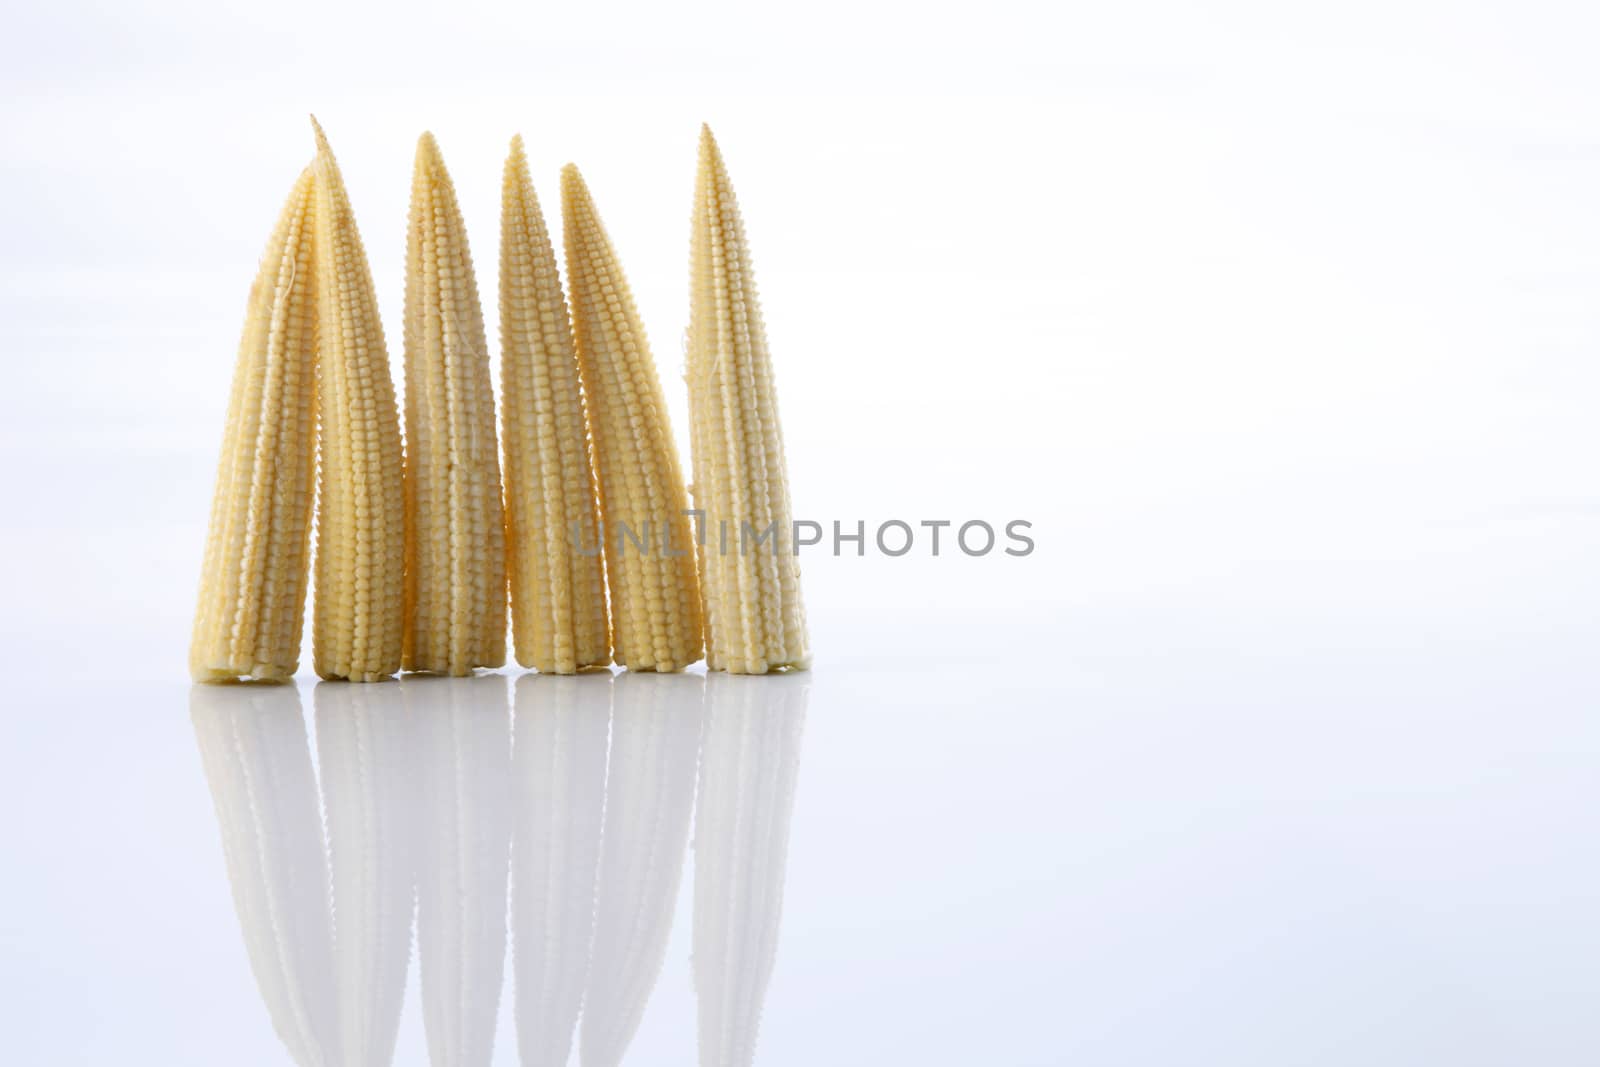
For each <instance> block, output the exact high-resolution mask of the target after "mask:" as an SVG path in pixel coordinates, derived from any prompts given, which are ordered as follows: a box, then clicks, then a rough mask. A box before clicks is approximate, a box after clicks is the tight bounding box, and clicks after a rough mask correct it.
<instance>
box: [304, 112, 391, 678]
mask: <svg viewBox="0 0 1600 1067" xmlns="http://www.w3.org/2000/svg"><path fill="white" fill-rule="evenodd" d="M312 124H313V126H314V127H315V129H316V137H317V162H316V190H317V195H316V200H317V208H316V247H317V257H316V260H317V283H318V292H319V298H318V309H317V317H318V329H317V334H318V360H319V363H320V366H321V369H320V373H319V378H318V382H319V386H320V388H321V399H320V413H321V435H320V439H319V440H320V444H321V451H322V465H321V481H320V487H319V490H318V516H317V595H316V604H315V609H314V611H313V624H312V629H313V658H314V660H315V663H316V669H317V673H318V674H319V675H321V676H322V677H324V678H348V679H350V680H351V681H363V682H370V681H377V680H379V679H382V678H385V677H387V676H389V675H391V674H393V673H394V672H395V671H396V670H398V669H399V667H400V645H401V623H402V620H403V615H402V603H401V593H402V584H403V583H402V573H403V572H402V567H403V563H404V552H405V526H404V523H405V508H404V499H403V495H402V490H401V473H400V472H401V466H402V453H401V444H400V421H399V413H398V411H397V410H396V408H395V398H394V382H393V380H392V379H391V378H390V377H389V355H388V350H387V349H386V348H385V347H384V343H383V323H382V321H381V320H380V319H379V317H378V301H377V297H376V295H375V294H374V292H373V287H372V272H371V270H370V269H369V268H368V266H367V253H366V250H365V249H364V248H363V247H362V244H361V235H360V233H359V232H358V231H357V230H356V221H355V216H354V215H353V214H352V212H351V210H350V198H349V196H348V195H347V194H346V192H345V188H344V179H343V177H342V176H341V175H340V173H339V164H338V163H337V162H336V161H335V160H334V158H333V150H332V149H330V148H329V147H328V141H327V138H326V137H324V136H323V133H322V128H321V127H320V126H316V120H315V119H313V120H312Z"/></svg>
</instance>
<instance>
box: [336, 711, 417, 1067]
mask: <svg viewBox="0 0 1600 1067" xmlns="http://www.w3.org/2000/svg"><path fill="white" fill-rule="evenodd" d="M313 700H314V703H315V705H316V718H317V764H318V769H319V770H320V772H321V777H322V806H323V810H324V812H325V814H326V819H327V825H328V854H329V864H330V867H331V869H332V873H333V915H334V919H335V922H334V935H333V936H334V942H333V943H334V968H335V977H336V979H337V981H338V992H339V1001H338V1003H339V1031H340V1049H341V1050H342V1055H341V1056H340V1059H339V1062H340V1063H341V1064H348V1065H351V1067H387V1065H388V1064H389V1063H390V1062H392V1061H393V1059H394V1046H395V1036H396V1033H397V1031H398V1029H399V1025H400V1005H401V1004H402V1002H403V1001H404V999H405V989H406V971H407V969H408V967H409V966H410V962H411V915H412V910H413V909H412V904H413V899H414V898H413V887H414V885H415V882H414V877H415V863H416V857H415V856H414V855H413V848H412V840H411V838H412V834H413V833H414V831H415V826H416V821H417V812H416V810H415V808H416V804H415V798H416V793H415V786H414V784H413V783H414V768H415V761H416V753H415V746H416V739H415V737H413V736H412V734H413V731H414V730H415V729H416V723H417V721H418V717H417V716H415V715H407V714H406V711H405V708H404V707H403V705H402V701H401V697H400V690H399V687H397V686H392V685H383V686H374V685H362V686H351V685H345V684H343V683H341V682H320V683H318V685H317V687H316V689H315V690H314V691H313Z"/></svg>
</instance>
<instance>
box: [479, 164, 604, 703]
mask: <svg viewBox="0 0 1600 1067" xmlns="http://www.w3.org/2000/svg"><path fill="white" fill-rule="evenodd" d="M500 392H501V405H502V411H501V419H502V422H501V426H502V430H501V434H502V437H503V438H504V442H505V483H506V541H507V546H508V549H509V551H508V552H507V555H506V563H507V569H508V570H509V572H510V579H511V626H512V637H513V640H514V642H515V647H516V654H517V662H518V663H520V664H522V665H523V666H524V667H537V668H538V669H539V670H540V671H544V672H546V673H555V674H572V673H574V672H576V671H577V670H578V668H580V667H592V666H600V665H604V664H606V663H610V662H611V633H610V627H609V623H608V621H607V618H606V591H605V578H604V568H603V566H602V564H601V561H600V555H599V552H598V551H597V549H598V546H599V543H600V542H599V534H598V532H597V530H596V513H595V512H596V501H595V485H594V470H593V467H592V465H591V462H590V454H589V436H588V430H587V427H586V425H585V422H584V408H583V397H582V394H581V393H580V391H579V388H578V362H577V357H576V355H575V354H574V352H573V347H572V326H571V322H570V320H569V319H568V317H567V301H566V298H565V297H563V296H562V294H561V277H560V274H559V273H558V271H557V268H556V257H555V251H554V249H552V248H551V245H550V234H549V231H548V230H546V229H545V222H544V215H543V214H542V213H541V212H540V210H539V200H538V198H537V197H536V196H535V195H534V191H533V181H532V179H531V178H530V177H529V175H528V160H527V157H526V156H525V155H524V153H523V149H522V138H521V137H516V138H514V139H513V140H512V142H511V154H510V156H509V157H508V158H507V159H506V167H505V181H504V184H503V187H502V195H501V216H500ZM590 549H596V551H594V552H593V554H586V551H588V550H590Z"/></svg>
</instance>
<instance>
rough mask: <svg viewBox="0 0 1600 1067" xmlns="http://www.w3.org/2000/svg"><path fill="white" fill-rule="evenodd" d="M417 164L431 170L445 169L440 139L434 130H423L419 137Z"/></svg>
mask: <svg viewBox="0 0 1600 1067" xmlns="http://www.w3.org/2000/svg"><path fill="white" fill-rule="evenodd" d="M417 166H418V167H426V168H428V169H429V170H443V169H444V156H443V155H441V154H440V152H439V141H438V139H437V138H435V137H434V136H433V131H432V130H423V131H422V135H421V136H420V137H418V138H417Z"/></svg>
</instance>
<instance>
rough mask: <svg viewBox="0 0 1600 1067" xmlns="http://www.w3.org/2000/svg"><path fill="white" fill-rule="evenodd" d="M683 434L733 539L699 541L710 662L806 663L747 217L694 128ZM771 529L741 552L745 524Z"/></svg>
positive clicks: (745, 668)
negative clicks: (696, 153)
mask: <svg viewBox="0 0 1600 1067" xmlns="http://www.w3.org/2000/svg"><path fill="white" fill-rule="evenodd" d="M687 362H688V381H689V412H690V438H691V445H692V449H693V455H694V480H695V485H694V499H695V504H696V506H697V507H698V508H699V509H700V510H701V511H702V512H704V513H705V515H706V516H707V518H708V521H709V522H711V523H714V524H719V525H720V524H723V523H726V524H727V525H728V526H729V527H730V528H732V529H733V530H734V531H736V532H737V535H738V536H739V537H740V539H741V543H740V544H739V545H738V546H737V547H736V548H735V549H733V550H729V549H728V548H726V547H724V548H722V549H721V550H720V551H719V550H718V548H717V546H716V545H714V544H711V542H712V541H714V540H716V539H713V538H710V537H708V538H706V542H707V543H706V544H702V545H701V546H700V553H699V555H700V581H701V590H702V593H703V596H704V598H705V619H706V645H707V651H706V665H707V667H708V668H709V669H711V670H714V671H727V672H728V673H730V674H765V673H767V672H768V671H772V670H780V669H781V670H800V669H804V668H806V667H809V666H810V663H811V652H810V643H809V639H808V636H807V632H806V617H805V605H804V602H803V600H802V598H801V595H800V567H799V563H798V561H797V560H796V558H795V555H794V551H793V528H794V527H793V522H792V518H793V512H792V509H791V507H790V503H789V476H788V467H787V461H786V458H785V455H784V447H783V428H782V425H781V424H780V422H779V419H778V405H777V394H776V391H775V389H774V385H773V375H772V360H771V356H770V355H769V353H768V351H767V340H766V330H765V327H764V325H763V323H762V319H761V304H760V300H759V298H758V296H757V294H756V287H755V277H754V274H753V272H752V269H751V263H750V252H749V248H748V247H747V245H746V242H745V235H744V222H743V219H742V218H741V216H740V214H739V203H738V200H737V198H736V197H735V196H734V192H733V185H732V183H731V182H730V181H729V180H728V173H727V168H726V166H725V165H724V164H723V160H722V153H721V151H720V150H719V149H718V147H717V143H716V140H715V139H714V138H713V137H712V135H711V130H710V129H709V128H706V127H702V129H701V135H700V161H699V167H698V171H697V175H696V179H695V202H694V215H693V220H692V226H691V231H690V312H689V333H688V359H687ZM747 525H748V527H749V528H750V529H751V530H753V531H755V532H756V533H758V534H759V533H761V532H762V531H767V530H770V531H772V533H771V536H772V538H773V541H772V547H771V548H768V547H766V546H765V545H757V546H754V547H752V548H750V550H749V551H748V552H747V551H745V548H746V546H745V545H744V544H743V543H742V538H743V531H744V530H745V528H746V526H747Z"/></svg>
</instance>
